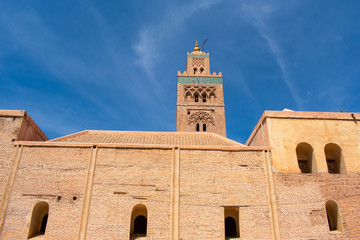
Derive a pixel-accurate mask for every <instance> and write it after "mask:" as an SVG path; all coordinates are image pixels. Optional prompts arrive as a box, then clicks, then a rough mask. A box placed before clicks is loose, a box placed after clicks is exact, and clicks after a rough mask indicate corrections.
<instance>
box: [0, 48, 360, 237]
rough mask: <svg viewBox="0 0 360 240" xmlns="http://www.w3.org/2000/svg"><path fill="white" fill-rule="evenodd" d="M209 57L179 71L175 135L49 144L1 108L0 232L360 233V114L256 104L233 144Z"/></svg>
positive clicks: (97, 136) (83, 136)
mask: <svg viewBox="0 0 360 240" xmlns="http://www.w3.org/2000/svg"><path fill="white" fill-rule="evenodd" d="M209 58H210V55H209V53H205V52H203V51H200V49H199V47H198V44H197V43H196V45H195V48H194V51H193V52H191V53H188V54H187V62H186V63H187V64H186V70H185V71H183V72H182V73H181V72H180V71H179V72H178V74H177V105H176V129H177V131H176V132H124V131H93V130H85V131H82V132H78V133H74V134H71V135H67V136H64V137H60V138H57V139H52V140H49V139H48V138H47V137H46V135H45V134H44V133H43V132H42V130H41V129H40V128H39V127H38V126H37V125H36V123H35V122H34V121H33V120H32V119H31V118H30V116H29V115H28V114H27V113H26V112H25V111H19V110H0V131H1V134H0V151H1V155H0V165H1V167H0V194H1V196H0V197H1V205H0V239H14V240H15V239H62V240H67V239H68V240H74V239H79V240H84V239H88V240H92V239H119V240H128V239H130V240H133V239H139V240H140V239H148V240H161V239H171V240H194V239H197V240H199V239H203V240H216V239H219V240H220V239H276V240H277V239H286V240H287V239H294V240H298V239H360V113H344V112H341V113H340V112H339V113H338V112H337V113H328V112H297V111H291V110H284V111H265V112H264V113H263V115H262V116H261V118H260V120H259V122H258V123H257V124H256V126H255V128H254V130H253V132H252V133H251V135H250V136H249V138H248V140H247V142H246V143H245V144H241V143H238V142H235V141H232V140H230V139H228V138H226V124H225V110H224V108H225V106H224V94H223V78H222V74H221V73H211V72H210V62H209ZM174 80H175V79H174Z"/></svg>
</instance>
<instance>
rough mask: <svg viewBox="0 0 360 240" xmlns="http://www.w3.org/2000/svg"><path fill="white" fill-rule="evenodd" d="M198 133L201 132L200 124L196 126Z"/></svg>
mask: <svg viewBox="0 0 360 240" xmlns="http://www.w3.org/2000/svg"><path fill="white" fill-rule="evenodd" d="M196 131H197V132H199V131H200V124H199V123H197V124H196Z"/></svg>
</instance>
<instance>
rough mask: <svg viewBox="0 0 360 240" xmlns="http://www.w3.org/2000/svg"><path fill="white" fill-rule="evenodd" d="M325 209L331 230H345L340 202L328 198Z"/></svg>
mask: <svg viewBox="0 0 360 240" xmlns="http://www.w3.org/2000/svg"><path fill="white" fill-rule="evenodd" d="M325 209H326V217H327V222H328V226H329V230H330V231H340V232H343V231H344V230H343V224H342V219H341V214H340V209H339V206H338V204H337V203H336V202H335V201H333V200H328V201H327V202H326V204H325Z"/></svg>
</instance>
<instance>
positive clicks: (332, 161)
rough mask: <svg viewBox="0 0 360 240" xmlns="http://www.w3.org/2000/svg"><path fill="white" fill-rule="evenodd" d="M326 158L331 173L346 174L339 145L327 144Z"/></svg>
mask: <svg viewBox="0 0 360 240" xmlns="http://www.w3.org/2000/svg"><path fill="white" fill-rule="evenodd" d="M325 157H326V164H327V167H328V172H329V173H346V169H345V165H344V162H343V159H342V150H341V148H340V147H339V145H337V144H335V143H328V144H326V145H325Z"/></svg>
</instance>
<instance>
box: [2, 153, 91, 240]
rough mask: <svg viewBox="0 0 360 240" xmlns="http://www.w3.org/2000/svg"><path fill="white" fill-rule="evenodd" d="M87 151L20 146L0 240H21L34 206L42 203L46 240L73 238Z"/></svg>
mask: <svg viewBox="0 0 360 240" xmlns="http://www.w3.org/2000/svg"><path fill="white" fill-rule="evenodd" d="M90 150H91V149H90V148H59V147H56V148H51V147H24V149H23V152H22V155H21V158H20V162H19V167H18V171H17V174H16V178H15V182H14V186H13V190H12V194H11V198H10V201H9V205H8V208H7V213H6V219H5V224H4V227H3V229H2V233H1V237H0V238H1V239H25V238H26V236H27V233H28V227H29V223H30V218H31V214H32V210H33V207H34V205H35V204H36V203H37V202H39V201H45V202H47V203H48V204H49V218H48V223H47V228H46V238H47V239H69V240H72V239H77V235H78V229H79V223H80V215H81V207H82V200H83V195H84V190H85V188H84V187H85V179H86V173H87V166H88V161H89V158H90ZM57 196H61V200H59V201H58V200H57ZM74 196H75V197H77V200H75V201H74V200H73V197H74Z"/></svg>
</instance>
